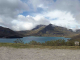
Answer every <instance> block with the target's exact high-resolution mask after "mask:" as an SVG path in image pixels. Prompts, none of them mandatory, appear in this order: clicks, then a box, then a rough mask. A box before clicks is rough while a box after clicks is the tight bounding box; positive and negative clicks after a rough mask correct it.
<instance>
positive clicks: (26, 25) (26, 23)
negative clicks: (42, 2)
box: [10, 15, 49, 31]
mask: <svg viewBox="0 0 80 60" xmlns="http://www.w3.org/2000/svg"><path fill="white" fill-rule="evenodd" d="M11 24H12V25H11V27H10V28H11V29H13V30H16V31H20V30H31V29H33V28H34V27H35V26H37V25H39V24H42V25H48V24H49V21H48V20H46V19H45V18H43V17H41V16H39V17H37V16H35V17H32V16H29V15H28V16H26V17H25V16H23V15H18V17H17V19H16V20H13V21H12V22H11ZM15 27H16V28H15Z"/></svg>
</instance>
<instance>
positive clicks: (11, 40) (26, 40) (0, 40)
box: [0, 36, 70, 43]
mask: <svg viewBox="0 0 80 60" xmlns="http://www.w3.org/2000/svg"><path fill="white" fill-rule="evenodd" d="M17 39H21V40H23V42H24V43H29V42H30V41H32V40H34V41H37V42H40V43H44V42H46V41H51V40H58V39H64V40H65V41H67V40H68V39H70V38H65V37H34V36H29V37H23V38H0V43H14V41H15V40H17Z"/></svg>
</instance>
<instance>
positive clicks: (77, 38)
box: [69, 34, 80, 42]
mask: <svg viewBox="0 0 80 60" xmlns="http://www.w3.org/2000/svg"><path fill="white" fill-rule="evenodd" d="M69 41H79V42H80V34H79V35H76V36H73V37H72V38H71V39H70V40H69Z"/></svg>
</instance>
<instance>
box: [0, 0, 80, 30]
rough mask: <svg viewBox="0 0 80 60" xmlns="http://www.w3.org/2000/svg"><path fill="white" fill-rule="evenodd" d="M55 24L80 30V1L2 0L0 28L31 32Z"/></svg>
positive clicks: (0, 4) (0, 3) (0, 1)
mask: <svg viewBox="0 0 80 60" xmlns="http://www.w3.org/2000/svg"><path fill="white" fill-rule="evenodd" d="M50 23H51V24H54V25H58V26H62V27H66V28H69V29H73V30H75V29H79V28H80V0H0V26H3V27H8V28H10V29H12V30H16V31H20V30H30V29H32V28H34V27H35V26H37V25H40V24H42V25H48V24H50Z"/></svg>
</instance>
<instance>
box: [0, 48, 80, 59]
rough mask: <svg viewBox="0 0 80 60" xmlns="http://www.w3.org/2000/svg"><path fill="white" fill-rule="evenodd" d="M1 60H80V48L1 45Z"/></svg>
mask: <svg viewBox="0 0 80 60" xmlns="http://www.w3.org/2000/svg"><path fill="white" fill-rule="evenodd" d="M0 60H80V50H68V49H39V48H30V49H28V48H25V49H15V48H8V47H0Z"/></svg>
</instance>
